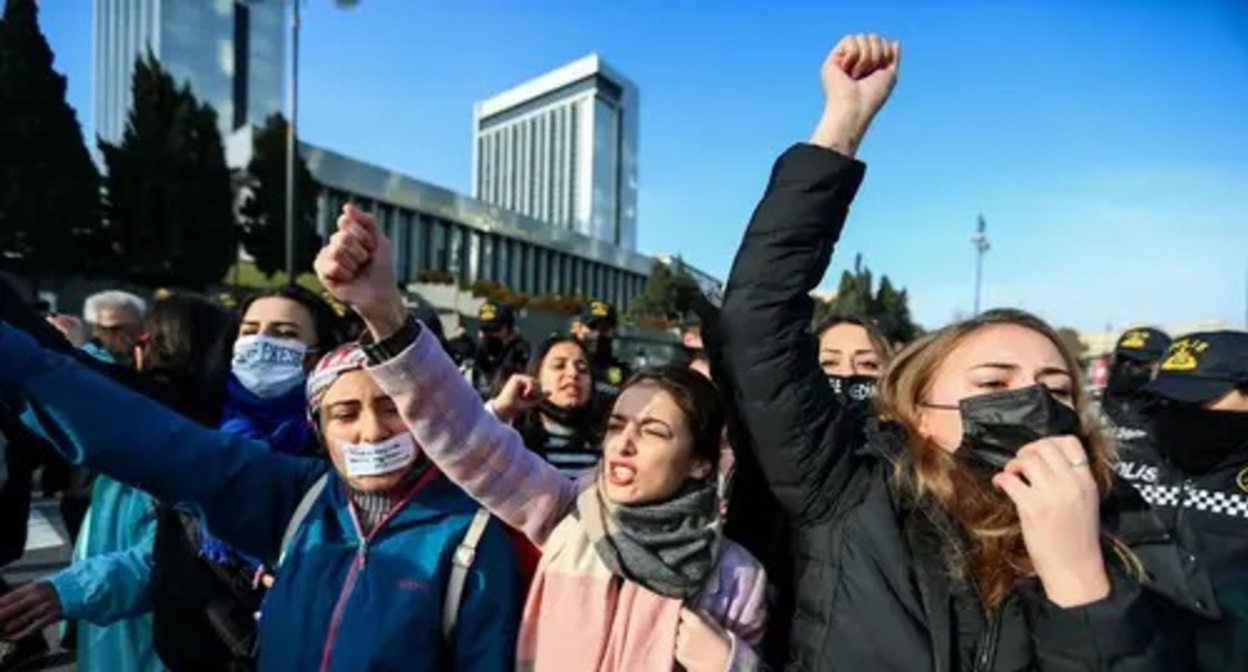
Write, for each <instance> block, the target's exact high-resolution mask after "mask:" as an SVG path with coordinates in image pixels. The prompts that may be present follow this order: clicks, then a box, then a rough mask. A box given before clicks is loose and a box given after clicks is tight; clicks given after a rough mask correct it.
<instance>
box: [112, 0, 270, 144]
mask: <svg viewBox="0 0 1248 672" xmlns="http://www.w3.org/2000/svg"><path fill="white" fill-rule="evenodd" d="M94 4H95V16H94V22H95V29H94V32H95V45H94V47H95V119H94V126H95V133H96V135H98V136H99V137H100V138H102V139H104V140H105V141H108V142H113V143H116V142H119V141H120V140H121V137H122V133H123V132H124V131H125V128H126V120H127V115H128V114H129V111H130V102H131V100H132V96H131V92H130V84H131V79H132V77H133V74H134V63H135V59H137V58H138V57H139V56H141V55H143V54H144V53H145V52H147V51H149V50H150V51H151V53H152V55H153V56H155V57H156V59H157V60H158V61H159V62H160V64H161V66H162V67H163V68H165V70H167V71H168V72H169V73H170V75H172V76H173V78H174V80H175V81H177V82H178V83H179V84H182V83H188V84H190V86H191V90H192V91H193V92H194V93H195V96H196V97H197V98H199V100H200V101H201V102H206V103H209V104H211V105H212V107H213V108H214V109H216V111H217V117H218V123H219V125H220V128H221V134H222V136H223V137H225V136H228V135H229V133H230V132H231V131H233V130H234V129H236V128H239V127H241V126H244V125H247V124H253V125H256V126H260V125H263V124H264V120H265V119H266V118H267V117H268V116H269V115H270V114H273V113H275V112H281V111H282V97H283V94H284V91H285V81H286V79H285V67H284V64H285V62H286V58H285V53H286V52H285V48H286V30H285V21H284V19H285V16H286V5H287V4H288V3H287V2H286V0H95V3H94Z"/></svg>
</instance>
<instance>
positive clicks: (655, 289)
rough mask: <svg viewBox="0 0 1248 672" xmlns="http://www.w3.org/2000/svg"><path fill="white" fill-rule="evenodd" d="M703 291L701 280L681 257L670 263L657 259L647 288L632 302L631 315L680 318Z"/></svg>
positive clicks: (647, 282) (669, 318)
mask: <svg viewBox="0 0 1248 672" xmlns="http://www.w3.org/2000/svg"><path fill="white" fill-rule="evenodd" d="M700 292H701V288H700V287H698V281H697V280H694V279H693V276H692V275H690V274H689V272H688V271H686V270H685V269H684V265H683V264H682V263H681V261H680V258H679V257H678V258H676V260H675V261H674V262H673V263H672V264H671V265H668V264H664V263H663V262H661V261H656V262H654V266H652V267H651V269H650V277H649V278H648V279H647V280H646V286H645V288H644V289H643V290H642V292H641V295H640V296H638V297H637V299H636V300H635V301H634V302H633V307H632V314H633V316H634V317H636V318H651V319H664V320H677V319H679V317H680V316H681V315H682V314H684V313H685V312H687V311H688V310H689V306H690V305H691V304H692V302H693V297H695V296H697V294H698V293H700Z"/></svg>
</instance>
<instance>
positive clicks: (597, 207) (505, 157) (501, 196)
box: [473, 56, 639, 250]
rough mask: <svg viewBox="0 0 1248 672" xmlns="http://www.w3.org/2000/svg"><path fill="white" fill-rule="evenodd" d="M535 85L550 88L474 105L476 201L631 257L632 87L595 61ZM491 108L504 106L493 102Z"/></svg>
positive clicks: (633, 183) (633, 214)
mask: <svg viewBox="0 0 1248 672" xmlns="http://www.w3.org/2000/svg"><path fill="white" fill-rule="evenodd" d="M563 74H566V75H567V76H566V77H564V78H562V79H561V78H560V75H563ZM543 80H550V81H551V82H554V83H552V84H550V85H549V86H548V87H546V88H545V89H543V90H540V91H538V92H537V93H528V94H526V97H524V98H523V99H520V98H516V96H513V95H511V92H509V93H505V94H502V95H501V96H499V97H498V98H496V99H494V100H493V101H487V102H485V103H482V104H480V105H478V110H477V118H476V145H475V152H476V157H475V161H474V171H475V174H474V175H473V185H474V189H475V191H476V197H477V198H480V199H481V200H483V201H485V202H487V203H492V204H494V205H498V206H500V207H504V208H507V209H509V210H513V211H515V212H518V213H520V214H522V215H525V216H528V217H532V218H534V219H538V220H540V221H543V222H549V223H551V224H554V225H555V226H558V227H560V228H564V229H568V230H571V231H576V232H578V233H580V234H583V235H585V236H588V237H591V238H594V239H597V240H601V241H604V242H607V243H610V244H612V245H616V246H619V247H622V248H625V249H629V250H632V249H635V247H636V239H637V222H636V219H637V137H638V136H637V132H638V125H637V110H638V105H639V103H638V94H637V89H636V87H635V86H633V85H632V84H630V83H628V82H627V81H626V80H623V79H622V78H620V77H618V76H617V75H614V74H613V73H611V72H610V71H609V69H608V68H606V66H605V65H603V64H601V62H600V61H598V59H597V56H592V57H588V58H586V59H582V60H580V61H577V62H574V63H572V64H569V65H568V66H565V67H564V68H561V69H560V70H557V71H555V72H554V73H548V74H547V75H545V76H543ZM517 95H518V94H517ZM499 99H506V100H507V102H506V103H505V104H504V103H495V102H494V101H496V100H499ZM483 106H484V107H483ZM483 109H488V112H485V113H483V112H482V110H483Z"/></svg>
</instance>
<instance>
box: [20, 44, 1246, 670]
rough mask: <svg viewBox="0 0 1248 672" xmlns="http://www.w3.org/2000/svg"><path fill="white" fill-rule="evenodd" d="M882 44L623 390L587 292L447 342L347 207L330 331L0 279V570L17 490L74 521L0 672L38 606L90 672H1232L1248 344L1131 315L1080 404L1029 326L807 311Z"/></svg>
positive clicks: (840, 209)
mask: <svg viewBox="0 0 1248 672" xmlns="http://www.w3.org/2000/svg"><path fill="white" fill-rule="evenodd" d="M900 60H901V47H900V45H899V44H898V43H895V42H889V41H886V40H883V39H881V38H880V37H878V36H874V35H855V36H849V37H846V38H844V39H843V40H842V41H841V42H840V43H838V44H837V45H836V47H835V48H834V49H833V50H832V51H831V52H830V53H829V55H828V58H827V60H826V62H825V63H824V64H823V66H822V68H821V71H820V75H821V80H822V83H823V87H824V92H825V101H824V102H825V105H824V110H823V113H822V115H821V116H820V117H819V119H818V122H817V124H816V127H815V130H814V132H813V134H812V137H811V138H810V139H809V141H808V142H803V143H798V144H795V145H794V146H793V147H791V148H789V149H788V150H786V151H785V152H784V153H783V154H782V155H781V156H780V157H779V158H778V159H777V161H776V163H775V165H774V167H773V169H772V172H771V175H770V179H769V180H768V183H767V185H766V188H765V191H764V194H763V197H762V200H761V202H760V203H759V205H758V207H757V208H756V210H755V211H754V214H753V216H752V218H751V219H750V221H749V223H748V226H747V227H746V229H745V232H744V235H743V238H742V242H741V246H740V249H739V251H738V253H737V257H736V260H735V262H734V264H733V266H732V271H731V274H730V276H729V279H728V283H727V288H726V291H725V295H724V300H723V303H722V306H716V305H713V304H711V303H710V302H709V301H707V300H705V299H704V298H701V297H698V298H697V299H695V301H694V305H693V306H692V307H691V312H690V314H689V315H688V319H687V321H686V322H685V323H684V324H683V325H682V328H681V332H682V333H681V342H682V344H683V346H684V348H685V350H686V352H687V354H688V357H687V361H684V362H679V363H671V364H667V365H664V366H657V367H655V366H649V367H645V368H642V369H641V370H639V371H636V372H634V371H632V367H630V366H629V365H628V364H627V363H625V362H623V361H622V360H621V359H620V358H619V357H618V355H617V353H616V352H615V348H614V343H615V338H616V332H617V329H618V327H619V316H618V314H617V312H616V308H615V307H614V306H612V305H610V304H608V303H606V302H602V301H591V302H590V303H589V304H588V305H587V306H585V309H584V311H583V312H582V313H581V314H580V315H579V316H578V317H577V318H576V319H575V320H574V321H573V323H572V324H571V325H570V328H569V330H568V333H566V334H552V335H550V336H549V337H547V338H545V339H544V340H542V341H541V342H540V343H538V344H537V345H536V347H534V346H533V345H531V344H530V343H529V342H528V341H527V340H526V338H525V337H524V336H523V335H522V334H521V332H520V330H519V329H518V327H517V322H516V314H515V311H514V310H513V308H512V307H510V306H508V305H505V304H501V303H497V302H492V301H490V302H486V303H485V304H484V305H483V306H482V307H481V309H480V311H479V313H478V315H477V317H478V318H479V324H480V328H479V331H478V333H477V334H476V338H473V335H472V334H468V333H466V332H464V331H463V330H459V331H457V332H455V333H454V335H453V336H451V337H450V338H446V337H445V336H444V335H443V333H442V326H441V323H440V321H439V319H438V317H437V315H436V314H429V313H427V312H426V313H419V312H417V311H413V310H412V309H411V308H410V307H409V306H408V305H406V304H405V301H404V297H403V296H402V294H401V293H400V292H399V290H398V289H397V284H396V278H395V276H394V269H393V267H392V265H391V264H392V261H391V260H392V258H393V250H392V247H391V245H392V243H391V241H390V240H389V239H388V238H387V237H386V235H385V234H384V233H383V231H382V229H381V227H379V226H378V224H377V223H376V221H375V220H374V219H373V218H372V216H370V215H369V214H368V213H366V212H362V211H360V210H359V209H357V208H355V207H354V206H350V205H348V206H346V207H345V208H344V210H343V212H342V215H341V217H340V218H339V219H338V221H337V228H336V230H335V231H334V232H333V234H332V236H331V237H330V239H329V240H328V242H327V244H326V246H325V247H324V248H323V249H322V250H321V252H320V254H319V256H318V257H317V260H316V263H315V266H314V269H315V271H316V274H317V276H318V279H319V280H320V282H321V284H322V285H323V287H324V288H325V290H326V291H327V292H328V294H329V295H330V297H331V298H332V300H333V302H334V303H335V305H338V306H349V315H347V316H344V315H341V314H339V313H338V312H337V311H336V310H335V309H334V307H333V306H331V305H330V303H328V302H327V301H326V300H325V298H323V297H321V296H318V295H316V294H315V293H312V292H310V291H307V290H305V289H302V288H300V287H295V286H290V287H285V288H282V289H280V290H278V291H274V292H269V293H262V294H258V295H256V296H252V297H249V298H247V299H246V300H244V301H242V302H241V303H239V304H238V305H237V306H234V307H232V308H226V307H225V306H223V305H221V303H219V302H217V301H214V300H212V299H209V298H206V297H201V296H198V295H195V294H193V293H189V292H172V293H165V294H163V295H161V296H158V297H156V298H154V300H152V301H150V302H149V301H144V300H143V299H141V298H139V297H136V296H133V295H130V294H127V293H124V292H105V293H103V294H99V295H96V296H93V297H91V299H90V300H88V301H87V302H86V306H85V308H84V311H83V319H82V320H79V319H77V318H74V317H72V316H68V315H44V314H41V313H40V311H39V310H38V308H37V307H36V306H32V305H31V304H30V302H29V301H27V300H26V299H25V298H24V297H23V296H22V295H21V294H20V293H19V292H18V291H17V290H16V289H15V288H14V287H12V286H10V285H9V284H8V283H0V449H2V450H3V459H2V460H0V463H2V464H3V465H4V467H5V468H4V470H2V471H0V507H3V510H2V511H0V563H5V564H7V563H11V562H14V561H17V560H18V559H19V558H20V557H21V555H22V546H23V542H24V538H25V534H26V518H27V515H28V513H29V508H30V498H31V492H32V489H33V488H34V483H33V474H34V473H35V472H36V470H38V471H39V472H40V473H41V474H43V475H44V479H45V480H47V479H51V480H52V481H54V482H55V481H57V480H58V478H59V481H60V485H59V490H60V491H61V492H62V493H63V494H62V508H63V511H62V515H63V518H64V520H65V523H66V526H67V528H68V530H69V531H70V533H71V535H72V536H73V538H74V539H75V544H74V551H73V561H72V563H71V564H70V565H69V566H68V567H67V568H65V569H63V570H61V571H59V572H56V573H55V574H52V575H50V576H48V577H46V578H44V579H40V580H36V581H34V582H31V583H28V584H26V585H23V586H16V587H15V586H9V585H7V584H3V583H0V634H2V635H3V637H4V639H5V640H6V644H5V645H4V646H5V647H6V648H4V649H2V651H3V653H2V654H0V669H22V668H20V666H21V665H29V664H32V661H35V662H37V659H38V658H39V656H40V655H42V654H43V653H46V651H47V650H48V643H47V639H46V634H45V632H46V630H47V629H48V628H49V627H51V626H53V625H55V624H57V623H60V622H63V621H64V622H67V623H68V624H70V625H71V626H72V627H70V628H67V629H66V631H65V633H64V634H63V636H62V638H61V641H62V645H63V646H65V647H67V648H71V649H72V650H74V651H75V653H76V656H77V665H78V669H79V670H83V671H84V672H95V671H109V672H113V671H118V670H137V671H147V670H152V671H159V670H172V671H174V672H197V671H200V670H204V671H209V670H211V671H216V670H227V671H242V670H255V669H259V670H266V671H275V670H301V671H304V670H323V671H327V670H344V671H345V670H352V671H355V670H390V669H395V670H398V669H402V670H520V671H527V670H535V671H542V672H545V671H562V670H569V671H582V670H601V671H607V672H636V671H642V670H684V671H687V672H704V671H706V672H724V671H740V672H745V671H749V670H764V669H776V670H779V669H786V670H854V671H859V670H920V669H936V670H950V671H955V672H958V671H961V672H966V671H972V670H982V671H985V672H986V671H989V670H1044V671H1066V670H1071V671H1073V670H1115V671H1119V672H1135V671H1140V670H1180V671H1182V670H1204V671H1211V672H1223V671H1228V672H1229V671H1233V670H1240V671H1242V670H1248V535H1245V530H1246V526H1245V523H1246V522H1248V332H1238V331H1220V332H1206V333H1195V334H1185V335H1179V337H1177V338H1175V339H1173V340H1172V339H1171V338H1170V337H1169V336H1168V335H1166V334H1165V333H1163V332H1161V331H1159V330H1156V329H1132V330H1129V331H1128V332H1126V333H1125V334H1123V336H1122V338H1121V339H1120V341H1119V343H1118V346H1117V348H1116V350H1115V354H1114V362H1113V365H1112V373H1111V376H1110V380H1109V384H1108V386H1107V387H1106V389H1105V390H1104V394H1103V398H1102V399H1101V400H1100V404H1099V409H1100V410H1099V411H1095V410H1094V409H1093V406H1092V404H1091V403H1090V402H1091V392H1090V390H1089V389H1088V388H1087V387H1086V386H1085V381H1084V376H1083V375H1082V373H1081V370H1080V363H1079V361H1078V359H1077V358H1076V356H1075V354H1074V353H1072V352H1070V350H1069V349H1068V346H1066V345H1065V344H1064V341H1063V339H1062V338H1061V337H1060V336H1059V335H1058V333H1057V332H1056V331H1055V330H1054V329H1053V328H1052V327H1051V326H1050V325H1048V324H1047V323H1045V322H1044V321H1043V320H1041V319H1040V318H1038V317H1036V316H1034V315H1031V314H1028V313H1026V312H1022V311H1019V310H1012V309H999V310H992V311H988V312H986V313H983V314H981V315H977V316H975V317H973V318H971V319H968V320H964V321H960V322H957V323H954V324H950V325H947V326H945V327H942V328H939V329H937V330H935V331H932V332H930V333H927V334H925V335H923V336H921V337H919V338H918V339H917V340H915V341H914V342H911V343H895V342H890V340H889V339H888V338H887V337H886V336H885V335H884V334H883V333H882V332H881V330H880V329H879V328H878V327H877V326H876V325H875V324H874V323H872V322H871V321H870V320H868V319H865V318H863V317H861V316H854V315H837V316H833V317H831V318H828V319H826V320H824V321H822V322H820V323H817V324H814V323H812V319H813V315H814V302H813V300H812V299H811V298H810V292H811V291H812V290H813V289H814V288H815V285H816V284H817V283H818V282H819V281H820V279H821V278H822V277H823V276H824V273H825V272H826V270H827V268H828V266H829V264H830V263H831V258H832V251H833V249H834V247H835V244H836V242H837V240H838V238H839V236H840V234H841V232H842V230H843V227H844V226H845V224H846V220H847V218H848V214H849V209H850V205H851V204H852V202H853V200H854V198H855V195H856V193H857V191H858V189H859V188H860V186H861V185H862V182H863V180H864V176H865V165H864V164H863V163H862V162H861V161H859V160H858V159H857V158H855V157H856V155H857V153H858V150H859V146H860V145H861V143H862V141H863V139H864V138H865V136H866V134H867V131H868V129H869V127H870V125H871V122H872V120H873V118H874V117H875V115H876V114H877V113H878V112H879V111H880V109H881V108H882V107H883V106H884V105H885V103H886V101H887V100H888V97H889V95H890V93H891V91H892V89H893V87H894V86H895V84H896V82H897V76H898V71H899V67H900ZM344 317H349V318H350V319H349V320H348V319H344ZM58 473H59V474H60V476H59V477H58V476H56V474H58ZM44 489H45V490H47V489H48V486H47V485H45V486H44ZM27 669H34V668H27Z"/></svg>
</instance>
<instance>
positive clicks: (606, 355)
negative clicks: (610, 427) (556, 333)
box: [579, 301, 632, 421]
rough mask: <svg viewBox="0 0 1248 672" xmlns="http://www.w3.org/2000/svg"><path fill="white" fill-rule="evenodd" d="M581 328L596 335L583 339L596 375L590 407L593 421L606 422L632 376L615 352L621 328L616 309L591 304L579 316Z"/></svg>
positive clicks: (596, 302) (609, 305)
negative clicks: (616, 336)
mask: <svg viewBox="0 0 1248 672" xmlns="http://www.w3.org/2000/svg"><path fill="white" fill-rule="evenodd" d="M579 320H580V322H581V324H583V325H585V326H586V327H588V328H590V329H593V330H595V331H597V333H598V335H597V336H596V337H592V338H585V337H582V339H581V340H582V343H583V344H584V345H585V347H586V350H587V351H588V353H589V369H590V373H591V374H592V375H593V381H594V390H593V398H592V401H591V405H592V407H593V409H594V417H595V418H596V419H598V420H600V421H605V420H606V418H607V416H608V415H610V412H611V408H612V407H613V406H614V405H615V398H616V397H618V396H620V389H621V388H622V387H623V386H624V383H625V382H626V381H627V380H628V378H629V376H631V375H632V370H631V369H630V368H629V366H628V365H627V364H625V363H624V362H623V361H622V360H620V359H619V358H617V357H616V356H615V353H614V352H613V350H612V347H613V344H614V332H615V329H616V327H617V326H618V325H619V315H618V314H617V313H616V310H615V307H614V306H612V305H611V304H609V303H607V302H606V301H590V302H589V304H587V305H586V306H585V307H584V308H583V309H581V314H580V316H579Z"/></svg>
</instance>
